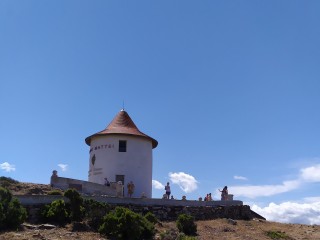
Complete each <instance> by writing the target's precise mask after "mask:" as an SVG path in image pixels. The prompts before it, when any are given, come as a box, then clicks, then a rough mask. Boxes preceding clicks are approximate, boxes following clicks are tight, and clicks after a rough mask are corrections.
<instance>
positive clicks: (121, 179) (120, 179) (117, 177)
mask: <svg viewBox="0 0 320 240" xmlns="http://www.w3.org/2000/svg"><path fill="white" fill-rule="evenodd" d="M119 181H121V182H122V185H123V186H124V175H116V182H119ZM122 194H123V195H122V196H124V187H123V193H122Z"/></svg>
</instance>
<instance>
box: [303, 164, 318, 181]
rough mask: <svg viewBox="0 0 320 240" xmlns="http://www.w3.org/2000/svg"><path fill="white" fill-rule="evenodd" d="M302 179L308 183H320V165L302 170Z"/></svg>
mask: <svg viewBox="0 0 320 240" xmlns="http://www.w3.org/2000/svg"><path fill="white" fill-rule="evenodd" d="M300 174H301V178H302V179H303V180H304V181H307V182H320V164H317V165H315V166H311V167H307V168H303V169H301V170H300Z"/></svg>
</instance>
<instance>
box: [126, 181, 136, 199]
mask: <svg viewBox="0 0 320 240" xmlns="http://www.w3.org/2000/svg"><path fill="white" fill-rule="evenodd" d="M134 187H135V186H134V184H133V182H132V181H130V182H129V183H128V184H127V188H128V196H129V197H130V198H131V197H132V194H133V192H134Z"/></svg>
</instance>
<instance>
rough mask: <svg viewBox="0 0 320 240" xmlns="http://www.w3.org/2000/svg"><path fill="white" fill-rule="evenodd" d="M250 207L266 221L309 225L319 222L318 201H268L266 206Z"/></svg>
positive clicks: (319, 207) (319, 210) (319, 204)
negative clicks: (277, 202)
mask: <svg viewBox="0 0 320 240" xmlns="http://www.w3.org/2000/svg"><path fill="white" fill-rule="evenodd" d="M251 209H252V210H253V211H255V212H257V213H258V214H260V215H261V216H263V217H265V218H266V219H267V220H268V221H275V222H282V223H300V224H309V225H312V224H320V201H317V202H311V203H295V202H283V203H280V204H275V203H270V204H269V205H268V206H267V207H259V206H257V205H253V206H252V208H251Z"/></svg>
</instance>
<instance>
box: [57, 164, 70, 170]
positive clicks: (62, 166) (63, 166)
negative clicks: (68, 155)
mask: <svg viewBox="0 0 320 240" xmlns="http://www.w3.org/2000/svg"><path fill="white" fill-rule="evenodd" d="M58 167H60V168H61V171H62V172H65V171H67V169H68V164H62V163H59V164H58Z"/></svg>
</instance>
